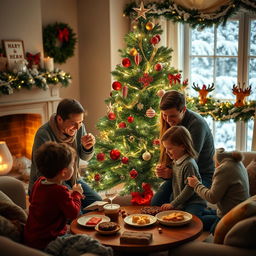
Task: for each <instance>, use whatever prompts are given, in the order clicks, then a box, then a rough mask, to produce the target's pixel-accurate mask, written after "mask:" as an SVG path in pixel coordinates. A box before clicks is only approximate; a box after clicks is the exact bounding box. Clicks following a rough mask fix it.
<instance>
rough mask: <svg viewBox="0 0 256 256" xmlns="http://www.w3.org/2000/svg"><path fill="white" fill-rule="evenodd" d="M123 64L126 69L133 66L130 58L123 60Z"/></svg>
mask: <svg viewBox="0 0 256 256" xmlns="http://www.w3.org/2000/svg"><path fill="white" fill-rule="evenodd" d="M122 64H123V66H124V67H125V68H129V67H130V66H131V61H130V59H129V58H124V59H123V60H122Z"/></svg>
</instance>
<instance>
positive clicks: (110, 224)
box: [98, 221, 117, 231]
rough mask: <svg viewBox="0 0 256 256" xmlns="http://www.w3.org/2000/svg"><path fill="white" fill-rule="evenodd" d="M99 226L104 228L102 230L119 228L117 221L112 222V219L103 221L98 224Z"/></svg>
mask: <svg viewBox="0 0 256 256" xmlns="http://www.w3.org/2000/svg"><path fill="white" fill-rule="evenodd" d="M98 228H99V230H102V231H112V230H115V229H116V228H117V223H115V222H112V221H111V222H101V223H100V224H99V225H98Z"/></svg>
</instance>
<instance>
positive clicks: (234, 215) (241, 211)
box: [214, 195, 256, 244]
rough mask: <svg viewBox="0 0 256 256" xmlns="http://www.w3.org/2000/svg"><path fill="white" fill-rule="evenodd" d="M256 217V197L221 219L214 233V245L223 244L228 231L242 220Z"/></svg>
mask: <svg viewBox="0 0 256 256" xmlns="http://www.w3.org/2000/svg"><path fill="white" fill-rule="evenodd" d="M254 215H256V195H255V196H252V197H250V198H249V199H247V200H245V201H244V202H242V203H240V204H239V205H237V206H235V207H234V208H233V209H232V210H230V211H229V212H228V213H227V214H226V215H225V216H223V217H222V218H221V220H220V221H219V223H218V224H217V226H216V229H215V232H214V243H216V244H223V242H224V239H225V236H226V234H227V233H228V231H229V230H230V229H231V228H232V227H233V226H234V225H235V224H236V223H238V222H239V221H240V220H243V219H246V218H248V217H251V216H254Z"/></svg>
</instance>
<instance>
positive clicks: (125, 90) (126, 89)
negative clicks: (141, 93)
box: [122, 85, 128, 99]
mask: <svg viewBox="0 0 256 256" xmlns="http://www.w3.org/2000/svg"><path fill="white" fill-rule="evenodd" d="M122 93H123V98H124V99H125V98H126V97H127V95H128V86H127V85H124V86H123V91H122Z"/></svg>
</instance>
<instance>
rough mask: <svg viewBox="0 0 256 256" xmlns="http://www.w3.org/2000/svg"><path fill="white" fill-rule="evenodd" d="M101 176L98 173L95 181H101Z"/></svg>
mask: <svg viewBox="0 0 256 256" xmlns="http://www.w3.org/2000/svg"><path fill="white" fill-rule="evenodd" d="M100 178H101V177H100V175H99V174H98V173H96V174H95V175H94V180H95V181H100Z"/></svg>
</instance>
